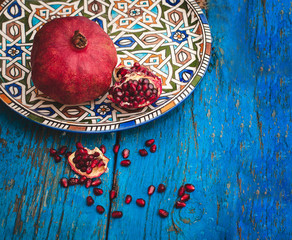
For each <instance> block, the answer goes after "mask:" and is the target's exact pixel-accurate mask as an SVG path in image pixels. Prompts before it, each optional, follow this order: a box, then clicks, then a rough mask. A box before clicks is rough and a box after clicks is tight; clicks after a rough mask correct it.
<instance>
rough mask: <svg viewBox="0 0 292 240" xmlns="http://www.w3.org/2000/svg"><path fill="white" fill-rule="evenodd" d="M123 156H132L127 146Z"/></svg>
mask: <svg viewBox="0 0 292 240" xmlns="http://www.w3.org/2000/svg"><path fill="white" fill-rule="evenodd" d="M122 156H123V158H128V157H129V156H130V150H129V149H127V148H125V149H124V150H123V152H122Z"/></svg>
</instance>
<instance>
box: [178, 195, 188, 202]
mask: <svg viewBox="0 0 292 240" xmlns="http://www.w3.org/2000/svg"><path fill="white" fill-rule="evenodd" d="M188 200H190V194H184V195H183V196H182V197H181V198H180V201H182V202H186V201H188Z"/></svg>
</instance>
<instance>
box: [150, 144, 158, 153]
mask: <svg viewBox="0 0 292 240" xmlns="http://www.w3.org/2000/svg"><path fill="white" fill-rule="evenodd" d="M156 148H157V147H156V145H155V144H153V145H152V146H151V147H150V152H152V153H155V152H156Z"/></svg>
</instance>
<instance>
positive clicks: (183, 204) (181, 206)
mask: <svg viewBox="0 0 292 240" xmlns="http://www.w3.org/2000/svg"><path fill="white" fill-rule="evenodd" d="M185 206H186V203H185V202H181V201H177V202H176V203H175V207H176V208H184V207H185Z"/></svg>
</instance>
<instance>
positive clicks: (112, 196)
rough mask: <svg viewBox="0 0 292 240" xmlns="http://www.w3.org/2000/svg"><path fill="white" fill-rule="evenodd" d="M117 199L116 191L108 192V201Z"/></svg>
mask: <svg viewBox="0 0 292 240" xmlns="http://www.w3.org/2000/svg"><path fill="white" fill-rule="evenodd" d="M116 197H117V192H116V190H111V191H110V199H111V200H113V199H114V198H116Z"/></svg>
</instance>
